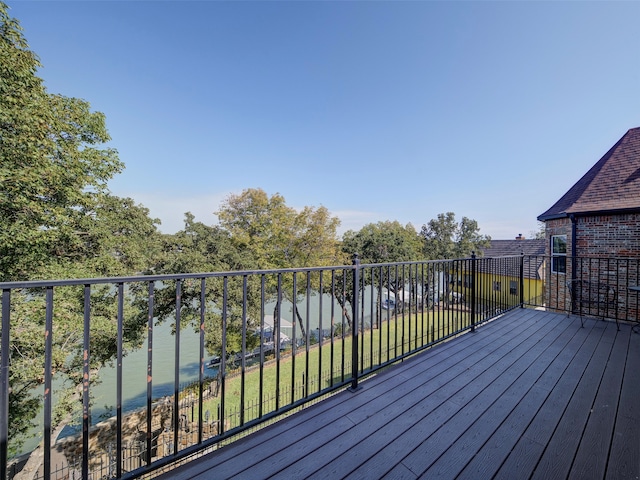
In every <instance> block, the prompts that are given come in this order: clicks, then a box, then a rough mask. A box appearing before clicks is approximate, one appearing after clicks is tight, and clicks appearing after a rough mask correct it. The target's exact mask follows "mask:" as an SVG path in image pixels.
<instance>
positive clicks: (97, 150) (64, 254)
mask: <svg viewBox="0 0 640 480" xmlns="http://www.w3.org/2000/svg"><path fill="white" fill-rule="evenodd" d="M38 67H40V63H39V61H38V59H37V57H36V55H35V54H34V53H33V52H32V51H30V50H29V47H28V45H27V42H26V40H25V38H24V36H23V34H22V30H21V28H20V25H19V23H18V21H17V20H15V19H13V18H11V17H10V16H9V14H8V7H7V5H6V4H4V3H1V2H0V280H2V281H12V280H33V279H39V278H74V277H75V278H78V277H83V278H86V277H94V276H110V275H120V274H133V273H137V272H142V271H145V270H147V269H148V266H149V265H150V256H151V255H153V253H154V252H155V248H156V245H157V243H156V239H157V232H156V223H157V221H156V220H153V219H151V218H149V216H148V211H147V209H145V208H144V207H142V206H140V205H135V204H134V202H133V201H132V200H131V199H123V198H119V197H115V196H112V195H111V194H110V193H109V191H108V188H107V182H108V180H110V179H111V178H112V177H113V176H114V175H115V174H117V173H119V172H120V171H121V170H122V168H123V164H122V163H121V162H120V160H119V159H118V156H117V152H116V151H115V150H114V149H112V148H108V147H106V146H105V145H104V144H105V142H107V141H109V139H110V138H109V135H108V132H107V129H106V125H105V117H104V115H103V114H101V113H99V112H93V111H91V108H90V105H89V103H87V102H86V101H84V100H81V99H77V98H69V97H64V96H61V95H53V94H49V93H48V92H47V91H46V89H45V88H44V86H43V82H42V80H41V79H40V78H39V77H38V76H37V75H36V71H37V69H38ZM116 295H117V291H116V290H115V289H113V288H110V287H109V286H104V287H95V288H93V289H92V291H91V295H90V302H91V332H90V342H91V352H92V355H91V358H90V361H91V365H90V367H91V369H92V371H93V372H94V373H95V372H97V371H98V370H99V368H100V366H101V365H103V364H104V363H105V362H109V361H110V360H111V359H112V358H113V356H114V354H115V349H116V345H115V342H114V341H113V339H114V338H115V330H116V324H115V322H114V318H116V312H115V308H116V307H115V306H116V302H114V298H115V296H116ZM83 301H84V291H83V288H82V287H64V288H61V289H58V290H56V293H55V298H54V302H55V311H54V320H55V321H54V326H53V331H52V332H49V333H50V338H51V341H52V357H53V364H52V373H53V374H54V375H56V376H58V377H59V378H61V380H63V382H64V383H65V385H66V386H67V387H68V388H66V390H64V391H61V392H57V393H58V397H59V401H58V403H57V408H56V411H55V412H54V427H55V426H56V425H58V428H61V426H62V425H63V424H64V422H65V421H66V419H68V418H69V415H71V414H72V413H73V412H74V411H75V410H76V409H77V406H78V405H79V404H78V402H77V392H78V388H77V387H78V386H79V385H80V384H81V369H80V368H79V366H80V365H81V364H82V360H83V358H82V353H83V352H82V332H83V327H82V324H83V323H82V318H83V315H82V313H83ZM45 305H46V301H45V292H44V291H42V290H38V289H30V290H29V291H24V290H23V291H21V290H14V291H13V292H12V298H11V322H12V323H11V332H12V335H11V345H10V347H11V351H10V352H9V355H10V358H11V364H10V368H9V384H10V393H9V404H10V414H9V429H10V431H11V438H10V445H9V449H10V452H14V453H15V452H18V451H19V449H20V446H21V444H22V441H23V435H24V434H25V433H26V432H27V431H28V430H29V429H30V428H31V427H32V425H33V419H34V418H35V417H36V415H37V414H38V412H39V409H40V408H41V398H38V397H34V392H36V391H35V390H34V388H36V387H39V386H41V385H42V383H43V367H44V338H45V331H44V319H45ZM130 306H131V305H130V304H129V302H128V301H127V302H125V312H126V318H125V331H126V335H127V338H126V339H125V348H135V347H136V346H137V345H139V344H140V341H141V338H142V333H143V332H144V328H143V327H144V325H141V324H138V323H137V318H136V317H135V316H132V315H129V312H130V310H129V307H130ZM3 333H4V332H3ZM92 378H94V375H92ZM34 399H35V400H34ZM56 433H57V431H54V433H53V436H54V437H55V435H56ZM37 457H38V456H37V455H32V458H34V459H37ZM34 461H35V460H34Z"/></svg>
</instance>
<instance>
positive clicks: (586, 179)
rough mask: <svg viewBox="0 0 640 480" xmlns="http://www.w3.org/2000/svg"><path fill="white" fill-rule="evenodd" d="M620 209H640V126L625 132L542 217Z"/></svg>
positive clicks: (545, 218)
mask: <svg viewBox="0 0 640 480" xmlns="http://www.w3.org/2000/svg"><path fill="white" fill-rule="evenodd" d="M616 210H624V211H629V210H640V127H639V128H632V129H631V130H629V131H628V132H627V133H625V134H624V136H623V137H622V138H621V139H620V140H618V142H617V143H616V144H615V145H614V146H613V147H611V149H610V150H609V151H608V152H607V153H605V155H604V156H603V157H602V158H601V159H600V160H598V162H597V163H596V164H595V165H594V166H593V167H591V169H590V170H589V171H588V172H587V173H586V174H585V175H584V176H583V177H582V178H581V179H580V180H578V182H577V183H576V184H575V185H574V186H573V187H571V188H570V189H569V191H568V192H567V193H565V194H564V195H563V196H562V198H560V200H558V201H557V202H556V203H555V204H554V205H553V206H552V207H551V208H550V209H549V210H547V211H546V212H544V213H543V214H542V215H540V216H539V217H538V220H540V221H545V220H550V219H552V218H562V217H567V216H569V215H570V214H587V213H598V212H613V211H616Z"/></svg>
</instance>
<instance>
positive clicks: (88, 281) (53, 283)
mask: <svg viewBox="0 0 640 480" xmlns="http://www.w3.org/2000/svg"><path fill="white" fill-rule="evenodd" d="M529 256H530V255H529ZM520 257H521V255H513V256H503V257H477V259H481V258H485V259H487V258H492V259H501V258H505V259H506V258H520ZM470 260H472V258H471V257H465V258H455V259H453V258H452V259H442V260H417V261H416V260H413V261H403V262H386V263H367V264H364V263H363V264H360V268H378V267H386V266H391V265H394V266H395V265H398V266H403V265H404V266H407V265H422V264H432V265H437V264H446V263H450V262H454V261H457V262H463V261H470ZM354 268H356V267H355V265H352V264H349V265H332V266H320V267H299V268H280V269H264V270H260V269H255V270H230V271H223V272H195V273H177V274H162V275H143V274H141V275H132V276H123V277H98V278H76V279H65V280H24V281H11V282H0V290H11V289H17V288H46V287H62V286H78V285H99V284H119V283H136V282H161V281H167V280H186V279H190V278H196V279H202V278H222V277H241V276H244V275H274V274H279V273H302V272H317V271H327V270H352V269H354Z"/></svg>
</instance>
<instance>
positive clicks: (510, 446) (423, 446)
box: [164, 309, 640, 480]
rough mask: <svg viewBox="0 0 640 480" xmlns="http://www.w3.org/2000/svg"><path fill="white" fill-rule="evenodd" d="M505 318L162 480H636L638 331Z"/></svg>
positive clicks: (527, 315)
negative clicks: (609, 479)
mask: <svg viewBox="0 0 640 480" xmlns="http://www.w3.org/2000/svg"><path fill="white" fill-rule="evenodd" d="M620 327H621V328H620V331H619V332H618V331H617V329H616V326H615V323H610V322H603V321H596V320H586V321H585V326H584V328H581V327H580V321H579V319H578V318H577V317H567V316H566V315H560V314H554V313H549V312H542V311H536V310H525V309H520V310H515V311H512V312H509V313H507V314H506V315H504V316H503V317H501V318H499V319H497V320H495V321H493V322H491V323H489V324H487V325H485V326H483V327H481V328H479V329H477V331H476V333H469V334H466V335H462V336H460V337H458V338H456V339H453V340H451V341H449V342H447V343H444V344H442V345H439V346H437V347H434V348H432V349H430V350H428V351H426V352H424V353H421V354H419V355H416V356H414V357H412V358H410V359H407V360H405V361H404V362H402V363H400V364H398V365H396V366H394V367H391V368H389V369H387V370H385V371H383V372H381V373H379V374H378V375H375V376H373V377H371V378H369V379H367V380H365V381H363V382H362V383H361V386H362V388H361V389H360V390H358V391H356V392H350V391H343V392H340V393H339V394H337V395H334V396H333V397H330V398H328V399H325V400H323V401H321V402H319V403H317V404H315V405H313V406H310V407H309V408H307V409H305V410H303V411H302V412H299V413H296V414H294V415H291V416H290V417H288V418H286V419H284V420H281V421H280V422H277V423H275V424H273V425H270V426H268V427H266V428H263V429H262V430H260V431H258V432H256V433H253V434H251V435H249V436H247V437H245V438H243V439H241V440H239V441H237V442H234V443H233V444H231V445H228V446H225V447H223V448H220V449H219V450H217V451H215V452H213V453H211V454H208V455H206V456H203V457H201V458H199V459H197V460H194V461H192V462H190V463H188V464H186V465H183V466H181V467H179V468H178V469H176V470H174V471H171V472H169V473H167V474H166V475H165V476H164V478H172V479H187V478H189V479H192V478H195V479H201V480H203V479H208V478H216V479H218V478H238V479H244V478H246V479H256V478H282V479H302V478H304V479H307V478H310V479H312V478H318V479H325V478H332V479H340V478H353V479H362V478H367V479H374V478H388V479H415V478H420V477H422V478H431V477H438V478H445V479H447V478H466V479H479V478H480V479H481V478H611V479H613V478H637V476H638V474H639V472H640V375H639V369H640V335H638V334H636V333H632V332H631V328H630V326H629V325H625V324H623V325H621V326H620Z"/></svg>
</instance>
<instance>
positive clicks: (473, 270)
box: [471, 252, 477, 332]
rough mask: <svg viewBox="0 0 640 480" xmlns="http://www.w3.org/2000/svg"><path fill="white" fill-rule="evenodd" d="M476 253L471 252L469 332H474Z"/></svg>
mask: <svg viewBox="0 0 640 480" xmlns="http://www.w3.org/2000/svg"><path fill="white" fill-rule="evenodd" d="M476 261H477V259H476V252H471V331H472V332H475V331H476Z"/></svg>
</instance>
